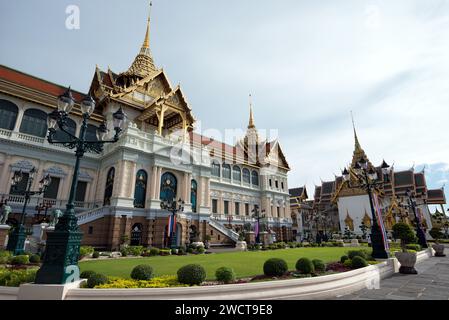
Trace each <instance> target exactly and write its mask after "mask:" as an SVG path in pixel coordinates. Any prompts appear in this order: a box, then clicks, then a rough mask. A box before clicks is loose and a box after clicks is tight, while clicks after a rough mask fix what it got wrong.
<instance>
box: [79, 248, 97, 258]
mask: <svg viewBox="0 0 449 320" xmlns="http://www.w3.org/2000/svg"><path fill="white" fill-rule="evenodd" d="M92 253H94V248H93V247H90V246H81V247H80V255H79V258H80V259H82V258H84V257H86V256H88V255H91V254H92Z"/></svg>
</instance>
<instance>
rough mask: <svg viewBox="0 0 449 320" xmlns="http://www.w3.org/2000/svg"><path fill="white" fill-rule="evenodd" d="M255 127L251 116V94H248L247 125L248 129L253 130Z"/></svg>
mask: <svg viewBox="0 0 449 320" xmlns="http://www.w3.org/2000/svg"><path fill="white" fill-rule="evenodd" d="M255 127H256V126H255V125H254V116H253V102H252V96H251V93H250V94H249V124H248V129H253V128H255Z"/></svg>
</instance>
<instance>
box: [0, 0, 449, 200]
mask: <svg viewBox="0 0 449 320" xmlns="http://www.w3.org/2000/svg"><path fill="white" fill-rule="evenodd" d="M68 5H77V6H78V7H79V8H80V29H79V30H68V29H67V28H66V27H65V20H66V18H67V14H66V13H65V10H66V7H67V6H68ZM147 8H148V5H147V1H144V0H134V1H118V0H108V1H106V0H90V1H88V0H82V1H76V0H71V1H65V0H41V1H24V0H17V1H2V2H0V12H1V16H2V17H1V19H0V39H1V40H2V50H1V51H0V63H2V64H5V65H7V66H10V67H13V68H17V69H19V70H22V71H24V72H27V73H30V74H33V75H36V76H38V77H41V78H44V79H47V80H49V81H53V82H56V83H60V84H63V85H67V86H68V85H72V87H73V88H75V89H77V90H80V91H86V90H87V89H88V87H89V85H90V81H91V79H92V76H93V72H94V69H95V65H96V64H98V65H99V66H100V68H102V69H106V68H107V67H108V66H109V67H110V68H111V69H112V70H113V71H115V72H117V73H119V72H122V71H125V70H126V69H127V68H128V67H129V65H130V64H131V63H132V61H133V59H134V57H135V55H136V54H137V52H138V50H139V47H140V45H141V43H142V40H143V36H144V33H145V25H146V18H147V11H148V10H147ZM448 31H449V1H444V0H426V1H422V0H397V1H386V0H385V1H383V0H370V1H364V0H351V1H350V0H347V1H338V2H337V1H331V0H327V1H326V0H324V1H319V2H317V1H297V0H292V1H289V0H282V1H274V0H270V1H262V0H245V1H237V0H227V1H207V0H191V1H185V0H163V1H162V0H154V1H153V13H152V31H151V48H152V52H153V56H154V59H155V62H156V65H157V66H158V67H163V68H164V70H165V71H166V73H167V75H168V76H169V78H170V80H171V82H172V84H174V85H175V84H177V83H181V86H182V87H183V89H184V92H185V94H186V96H187V98H188V101H189V102H190V104H191V106H192V108H193V112H194V114H195V116H196V118H197V119H200V120H201V127H202V128H203V129H207V128H214V129H219V130H221V131H223V132H224V130H225V129H234V128H245V126H246V125H247V122H248V94H249V93H252V96H253V104H254V113H255V121H256V125H257V127H258V128H259V129H265V130H270V129H276V130H278V132H279V138H280V141H281V145H282V147H283V149H284V152H285V153H286V155H287V160H288V161H289V163H290V165H291V167H292V172H291V173H290V178H289V181H290V187H294V186H298V185H303V184H307V185H308V187H309V193H312V189H313V186H314V184H319V183H320V179H323V180H329V179H333V177H334V174H338V173H339V170H340V168H343V167H344V166H345V165H347V164H348V162H350V160H351V155H352V151H353V145H354V142H353V136H352V127H351V119H350V110H352V111H353V113H354V117H355V121H356V126H357V129H358V135H359V139H360V141H361V144H362V146H363V147H364V149H365V151H366V152H367V154H368V156H369V157H370V159H371V160H372V161H373V162H374V163H376V164H378V163H380V162H381V161H382V159H383V158H385V159H386V160H387V162H389V163H393V162H394V163H395V166H396V168H409V167H411V166H413V165H414V164H415V166H416V167H417V168H418V167H422V166H423V165H424V164H425V165H426V166H427V172H428V177H427V179H428V183H429V185H430V187H441V186H442V185H443V184H445V183H447V181H448V180H449V160H448V159H449V150H448V142H447V140H448V139H447V137H448V133H447V129H446V128H447V121H448V119H449V90H448V87H447V84H448V83H449V36H448V34H449V33H448ZM5 49H6V50H5ZM446 189H447V190H449V188H446Z"/></svg>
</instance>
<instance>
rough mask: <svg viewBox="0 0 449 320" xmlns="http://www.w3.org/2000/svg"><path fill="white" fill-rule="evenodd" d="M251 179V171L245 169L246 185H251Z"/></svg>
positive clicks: (244, 178) (244, 179) (244, 180)
mask: <svg viewBox="0 0 449 320" xmlns="http://www.w3.org/2000/svg"><path fill="white" fill-rule="evenodd" d="M250 180H251V177H250V173H249V170H248V169H246V168H244V169H243V182H244V183H246V184H250V182H251V181H250Z"/></svg>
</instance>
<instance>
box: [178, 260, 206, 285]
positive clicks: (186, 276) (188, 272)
mask: <svg viewBox="0 0 449 320" xmlns="http://www.w3.org/2000/svg"><path fill="white" fill-rule="evenodd" d="M205 279H206V270H204V268H203V267H202V266H200V265H199V264H188V265H186V266H184V267H182V268H180V269H179V270H178V281H179V282H180V283H184V284H188V285H191V286H192V285H200V284H201V283H202V282H203V281H204V280H205Z"/></svg>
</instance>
